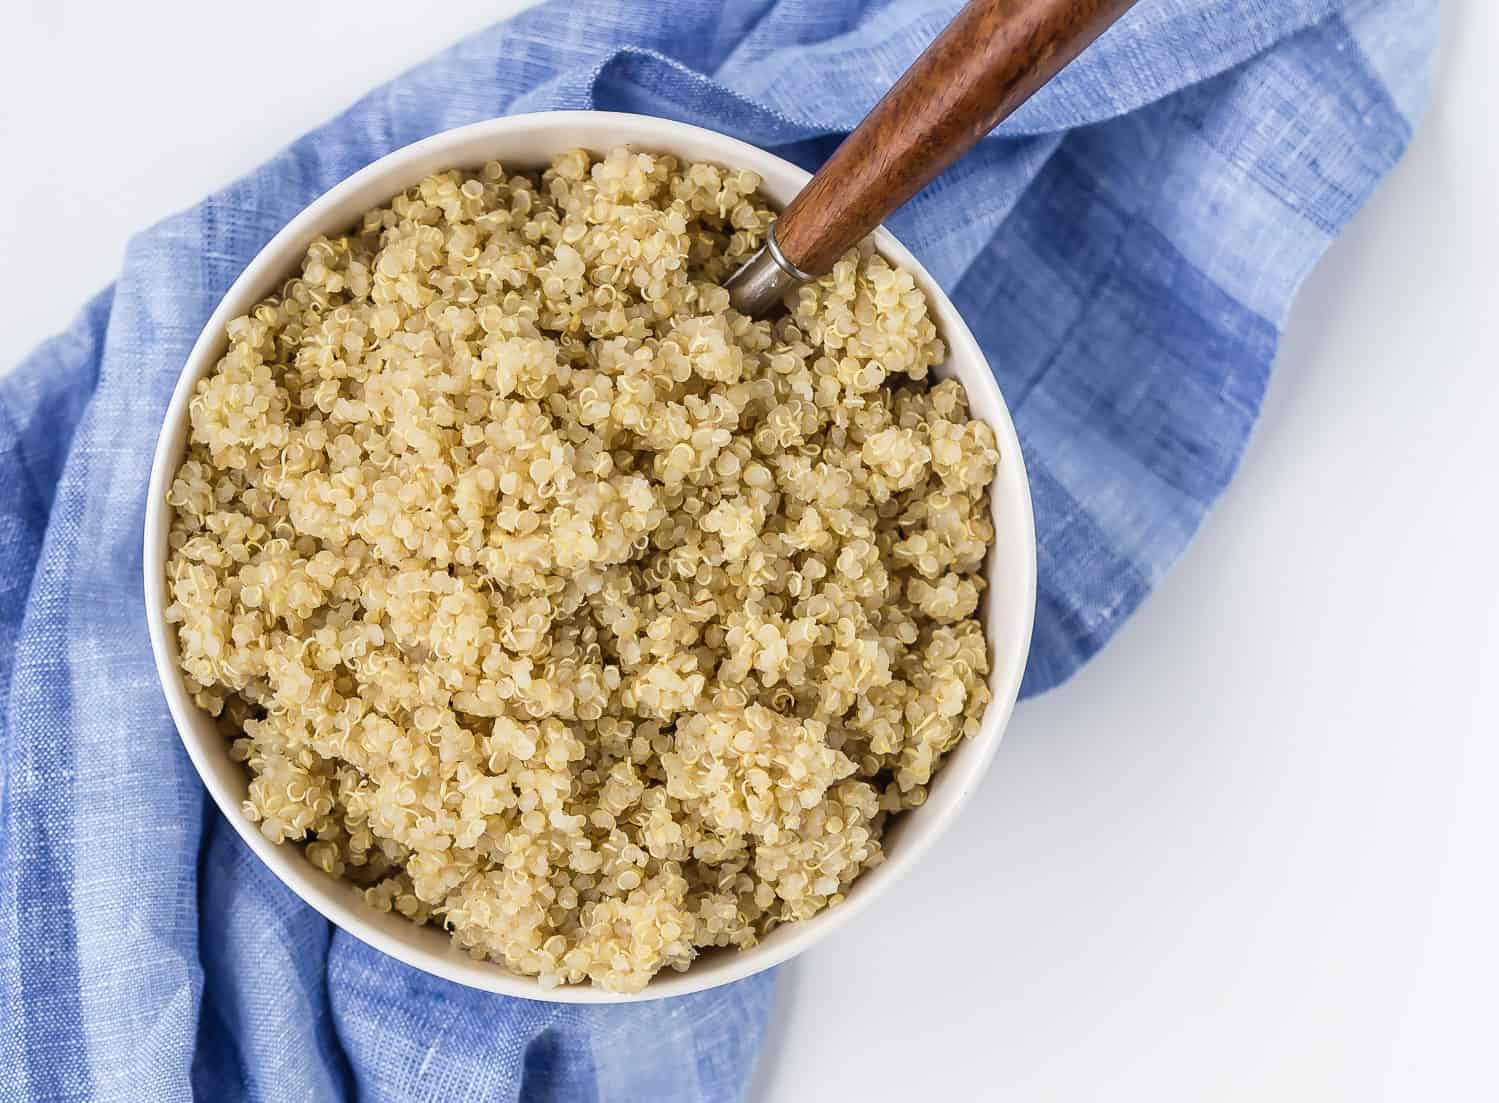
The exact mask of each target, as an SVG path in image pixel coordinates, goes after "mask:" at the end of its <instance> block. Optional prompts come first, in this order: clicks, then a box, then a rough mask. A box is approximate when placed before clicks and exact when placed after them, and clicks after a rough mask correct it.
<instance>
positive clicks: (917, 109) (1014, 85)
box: [776, 0, 1135, 276]
mask: <svg viewBox="0 0 1499 1103" xmlns="http://www.w3.org/2000/svg"><path fill="white" fill-rule="evenodd" d="M1134 2H1135V0H972V2H971V3H969V4H968V5H967V6H966V7H964V8H963V10H962V11H960V12H959V13H958V16H957V18H956V19H954V20H953V21H952V23H950V24H949V25H948V27H947V29H946V30H944V31H943V32H942V33H941V34H940V35H938V36H937V38H936V39H935V40H934V41H933V42H932V44H931V45H930V46H928V47H927V49H926V51H925V52H924V53H923V54H922V55H921V56H920V57H919V58H917V59H916V63H915V64H914V65H912V66H911V68H909V69H907V70H906V72H905V75H904V76H902V77H901V78H900V80H899V81H897V82H896V84H895V87H893V88H891V89H890V91H889V92H887V93H885V97H884V98H883V99H882V100H880V102H879V103H877V104H876V105H875V107H874V110H873V111H871V112H870V113H869V114H868V115H867V116H866V117H865V119H864V121H863V122H862V123H860V124H859V126H858V128H857V129H856V130H855V131H854V132H853V133H852V134H850V135H849V136H848V137H847V138H845V139H844V141H843V144H842V145H840V146H839V147H838V149H837V151H836V152H835V153H834V154H833V156H832V157H830V158H829V159H828V161H827V163H826V164H825V165H823V166H822V168H821V169H819V170H818V172H817V175H816V176H814V177H813V178H812V179H811V181H809V182H808V184H807V186H806V187H805V188H803V189H802V190H801V192H800V193H799V194H798V195H797V197H796V198H795V199H793V200H792V201H791V204H790V206H788V207H787V208H786V209H785V211H783V212H782V213H781V216H780V218H779V219H777V221H776V241H777V242H778V243H779V245H780V247H781V251H782V253H784V254H785V256H786V259H788V260H789V261H791V263H792V264H795V265H796V266H797V267H798V268H800V269H802V270H803V271H804V272H807V273H809V274H811V275H814V276H816V275H821V274H822V273H824V272H826V271H827V270H828V269H829V268H831V267H832V266H833V263H834V262H835V261H837V259H838V258H839V257H840V256H842V255H843V254H844V253H845V252H846V251H847V250H848V249H849V248H851V247H852V246H854V245H856V244H857V243H858V242H859V241H860V240H861V239H862V238H863V237H864V236H865V235H866V234H868V233H869V232H870V231H872V230H873V229H874V228H875V227H876V226H878V225H879V224H880V223H881V222H882V221H884V219H885V216H886V215H888V214H889V213H890V212H891V211H893V210H895V208H897V207H899V206H900V205H901V204H902V203H904V202H905V201H906V200H907V199H910V198H911V196H913V195H915V194H916V193H917V192H918V191H920V190H921V189H922V188H923V187H924V186H926V184H928V183H929V182H930V181H931V180H932V179H933V178H934V177H935V176H937V175H938V174H939V173H940V172H942V170H943V169H945V168H947V166H948V165H950V164H952V163H953V162H954V161H956V160H957V159H958V158H959V157H961V156H962V155H963V153H964V152H966V151H967V150H968V149H969V147H970V146H972V145H973V144H974V143H975V142H977V141H978V140H979V139H980V138H982V137H983V136H984V135H985V134H987V133H989V131H991V130H993V129H994V128H995V127H996V126H998V125H999V123H1000V122H1001V121H1002V120H1003V119H1004V118H1005V117H1006V116H1008V115H1009V114H1010V113H1011V112H1012V111H1014V110H1015V109H1016V108H1017V107H1019V106H1020V105H1021V104H1022V103H1024V102H1025V101H1026V100H1027V99H1029V98H1030V96H1031V94H1032V93H1034V92H1035V91H1036V90H1037V89H1038V88H1040V87H1041V86H1042V85H1043V84H1045V83H1046V82H1047V81H1049V80H1050V79H1051V78H1052V77H1054V76H1056V74H1057V73H1058V72H1059V71H1060V70H1061V69H1062V68H1063V67H1064V66H1066V65H1067V63H1068V62H1070V61H1072V59H1073V58H1075V57H1077V55H1078V54H1080V53H1082V51H1083V50H1084V49H1085V48H1086V47H1087V45H1088V44H1089V43H1090V42H1092V41H1093V40H1094V39H1095V38H1097V37H1098V36H1099V35H1101V34H1102V33H1103V32H1104V31H1105V30H1106V29H1107V28H1108V27H1109V25H1110V24H1112V23H1113V22H1114V21H1115V20H1116V19H1118V18H1119V17H1120V16H1121V15H1123V14H1124V12H1125V11H1126V10H1127V9H1128V8H1129V7H1130V6H1131V5H1132V4H1133V3H1134Z"/></svg>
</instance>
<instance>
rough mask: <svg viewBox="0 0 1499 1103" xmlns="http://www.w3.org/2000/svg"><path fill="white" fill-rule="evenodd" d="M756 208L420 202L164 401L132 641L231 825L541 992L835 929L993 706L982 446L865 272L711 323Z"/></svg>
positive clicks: (655, 202) (714, 200) (853, 266)
mask: <svg viewBox="0 0 1499 1103" xmlns="http://www.w3.org/2000/svg"><path fill="white" fill-rule="evenodd" d="M758 185H759V179H758V177H756V176H755V174H753V173H750V172H733V171H728V170H725V169H721V168H718V167H715V166H713V165H707V164H683V163H681V162H679V161H677V160H675V159H673V158H671V157H665V156H652V155H648V154H643V153H636V152H631V151H627V150H623V149H618V150H615V151H613V152H611V153H610V154H608V155H607V156H605V157H602V158H599V157H597V156H593V155H590V154H588V153H585V152H583V151H573V152H569V153H566V154H563V155H562V156H560V157H558V158H557V159H556V160H555V161H554V162H553V163H552V165H551V167H550V168H549V169H547V170H546V171H545V172H541V173H522V174H517V173H511V172H507V171H506V170H504V169H503V168H502V167H501V166H500V165H498V164H494V163H491V164H487V165H485V166H484V167H483V168H482V169H480V170H478V171H477V172H473V173H465V172H447V173H442V174H439V175H436V176H432V177H430V178H428V179H426V180H424V181H422V183H421V184H419V185H417V186H416V187H414V188H411V189H410V190H409V191H407V192H406V193H404V194H403V195H401V196H399V197H398V198H396V199H395V200H394V201H393V202H392V203H390V204H389V205H388V206H386V207H383V208H381V209H379V210H376V211H371V212H370V213H369V214H367V215H365V217H364V219H363V220H362V222H361V223H360V224H359V225H357V226H355V227H354V228H353V229H351V230H350V232H349V233H348V234H347V235H346V236H344V237H339V238H333V239H319V240H318V241H316V242H314V243H313V244H312V246H311V247H310V248H309V249H308V251H307V255H306V257H305V259H304V260H303V262H302V269H301V275H300V276H298V277H296V278H294V279H292V280H291V281H290V282H288V283H287V284H286V285H285V287H284V288H283V289H282V292H281V294H280V295H278V296H275V297H272V298H269V299H267V300H266V301H265V302H263V303H261V304H260V305H259V306H257V307H256V308H255V309H254V310H253V311H252V312H251V313H250V314H249V315H248V316H247V317H241V318H237V319H235V320H234V321H233V322H231V323H230V324H229V327H228V339H229V349H228V352H227V353H225V355H224V357H223V359H222V360H220V361H219V363H218V365H217V366H216V367H215V368H214V369H213V371H212V372H210V373H209V375H208V376H207V378H205V379H203V380H202V381H201V382H200V383H199V384H198V386H197V390H196V393H195V396H194V398H193V401H192V406H191V418H192V429H191V437H190V441H189V444H188V450H187V456H186V458H185V460H184V461H183V463H182V466H181V469H180V470H179V471H178V472H177V475H176V478H175V480H174V482H173V484H172V487H171V490H170V491H169V494H168V502H169V503H170V505H171V506H172V507H173V510H174V514H175V515H174V520H173V523H172V530H171V540H170V552H169V558H168V561H167V564H166V574H167V582H168V587H169V592H170V598H171V603H170V607H169V608H168V610H167V619H168V620H169V621H170V622H172V623H173V624H175V625H176V632H177V642H178V647H179V650H180V653H181V663H182V669H183V671H184V672H185V673H186V675H187V679H188V685H189V687H190V688H191V689H192V690H193V693H194V699H195V700H196V701H197V703H198V704H199V705H200V706H201V707H202V708H203V709H205V710H207V711H208V712H209V713H211V714H212V715H214V716H216V717H218V718H219V722H220V724H221V726H222V728H223V730H224V732H225V736H226V738H227V739H230V740H232V753H233V755H234V757H235V758H236V759H238V760H240V761H242V762H244V763H245V764H246V766H247V768H248V771H249V776H250V787H249V796H248V798H247V799H246V801H245V804H244V808H245V812H246V814H247V815H249V816H250V817H251V818H252V819H253V820H255V821H256V822H258V824H259V825H260V829H261V830H262V831H263V832H264V833H265V835H266V837H267V838H269V839H271V840H272V841H274V842H278V843H279V842H292V843H298V844H301V845H302V848H303V851H304V853H305V854H306V857H307V860H308V861H310V862H312V863H313V864H314V865H315V866H317V867H318V868H319V869H321V870H323V871H325V872H326V873H329V874H331V875H333V876H335V877H339V878H343V879H345V880H347V881H350V882H352V883H353V884H354V885H356V886H358V887H359V888H360V889H361V890H362V891H363V894H364V897H365V899H367V900H368V901H369V902H370V903H371V904H372V905H374V906H375V907H377V908H380V909H382V910H386V911H389V910H394V911H397V912H399V913H400V914H401V915H403V916H406V917H407V918H409V919H411V920H412V921H413V922H416V923H427V922H432V923H438V924H441V925H443V926H444V927H446V928H447V930H448V931H450V932H451V935H452V937H453V938H454V939H455V940H456V941H457V943H458V944H459V945H460V946H462V947H464V948H465V949H467V950H468V951H469V952H471V953H472V954H474V955H476V956H481V957H487V958H491V959H493V960H495V961H497V962H502V963H504V965H506V966H507V967H508V968H509V969H511V970H513V971H515V972H516V973H521V974H526V975H531V976H535V977H538V978H539V979H540V981H541V982H542V983H543V984H545V985H554V984H561V983H576V982H581V981H584V980H588V981H591V982H593V983H595V984H599V985H602V986H604V987H605V988H608V989H611V990H614V991H620V992H633V991H638V990H639V989H641V988H642V987H644V986H645V984H646V983H647V982H648V981H649V980H650V978H651V977H652V976H653V975H654V974H655V973H656V972H657V971H658V970H660V969H662V968H663V967H666V966H670V967H672V968H674V969H678V970H680V969H685V968H686V967H687V966H688V964H689V963H690V962H691V961H692V959H693V958H694V956H695V955H696V954H697V953H698V952H699V951H700V950H701V949H703V948H705V947H716V946H733V947H747V946H750V945H753V944H754V943H755V941H756V940H757V939H758V938H760V937H761V936H763V935H764V934H765V933H766V932H767V931H769V930H770V929H771V928H772V927H774V926H776V925H777V924H779V923H785V922H791V921H795V920H798V919H805V918H807V917H808V916H811V915H813V914H815V913H816V912H818V911H821V910H822V909H823V908H826V907H830V906H832V905H835V904H837V903H839V902H840V901H841V900H842V899H843V898H844V894H845V893H846V892H847V891H848V888H849V886H850V884H851V883H852V882H853V881H854V880H855V879H856V878H857V877H858V876H859V874H860V873H861V872H862V871H864V870H866V869H868V868H870V867H871V866H873V865H875V864H877V863H878V862H879V861H880V860H881V858H882V854H881V849H880V838H881V835H882V833H883V831H884V828H885V826H886V824H887V823H888V822H889V819H890V817H891V816H892V815H895V814H897V813H899V812H900V811H902V810H904V809H908V808H913V807H916V806H918V805H920V804H921V803H922V802H923V800H924V799H925V797H926V786H927V783H928V782H929V780H930V779H931V777H932V774H933V772H934V771H935V770H936V769H937V768H938V766H939V764H940V762H941V760H942V756H943V754H944V753H945V752H946V751H948V750H949V749H950V748H951V747H953V746H954V745H955V744H956V743H957V742H958V741H959V740H961V739H962V738H963V737H964V736H967V735H972V734H973V733H974V732H976V731H977V729H978V726H979V721H980V718H981V716H982V715H983V712H984V708H985V706H986V704H987V703H988V701H989V693H988V690H987V687H986V684H985V679H986V676H987V673H988V670H989V657H988V655H987V653H986V649H985V641H984V632H983V628H982V625H981V624H980V621H979V619H978V612H977V609H978V604H979V599H980V594H981V592H982V590H983V586H984V581H983V578H982V576H981V572H980V567H981V563H982V560H983V558H984V556H985V553H986V551H987V550H988V548H989V545H990V544H991V542H992V540H993V535H994V532H993V527H992V525H991V523H990V521H989V519H988V487H989V484H990V482H991V480H992V478H993V475H994V470H995V465H996V462H997V461H998V453H997V450H996V448H995V441H994V434H993V432H992V431H991V430H990V429H989V427H988V426H987V425H985V424H984V423H983V422H981V421H977V420H971V419H970V418H969V416H968V410H967V403H966V400H965V396H964V393H963V390H962V387H961V386H960V385H959V384H958V383H957V382H955V381H951V380H949V381H946V382H941V383H937V384H936V385H932V384H931V382H930V381H929V380H928V373H929V369H930V368H931V367H932V366H933V365H935V364H937V363H939V362H940V361H941V360H942V358H943V356H944V349H943V345H942V342H941V341H940V340H939V339H938V337H937V332H936V328H935V326H934V325H933V323H932V320H931V318H930V317H929V315H928V310H927V303H926V300H925V298H924V296H923V294H922V292H921V291H920V290H919V289H917V287H916V286H915V284H914V282H913V280H912V278H911V276H910V274H909V273H907V272H904V271H901V270H900V269H897V268H894V267H892V266H891V265H890V264H889V263H888V262H886V261H885V260H884V259H883V258H882V257H880V256H878V255H877V254H874V253H872V252H868V251H864V252H856V253H850V254H849V255H848V256H847V257H845V258H844V259H843V260H841V261H840V262H839V263H838V265H837V266H836V267H835V268H834V269H833V271H832V272H831V273H830V274H829V275H827V276H826V277H824V278H823V279H821V280H819V281H817V282H816V283H815V284H812V285H809V286H806V287H804V288H802V289H801V290H800V291H799V292H797V293H796V295H795V296H794V298H793V300H792V301H790V302H789V304H788V305H789V310H788V312H787V314H786V315H785V316H783V317H781V318H779V319H778V320H775V321H751V320H750V319H748V318H745V317H742V316H740V315H739V314H737V313H735V312H734V311H733V310H731V309H730V307H729V296H728V294H727V292H725V291H724V290H723V288H722V287H721V286H720V284H721V282H722V280H723V279H724V278H725V277H726V276H727V275H728V274H729V273H730V272H732V271H733V270H734V268H735V267H737V266H738V264H739V263H740V262H741V261H743V260H744V259H745V258H746V257H747V256H748V255H749V254H750V253H751V252H753V251H754V249H755V248H756V247H758V245H759V244H760V242H761V241H762V240H763V238H764V235H765V230H766V227H767V226H768V225H769V223H770V220H771V216H772V215H771V209H770V207H769V206H768V205H767V203H766V202H765V200H764V199H763V198H762V197H761V196H759V195H758V194H757V192H756V188H757V187H758Z"/></svg>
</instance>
